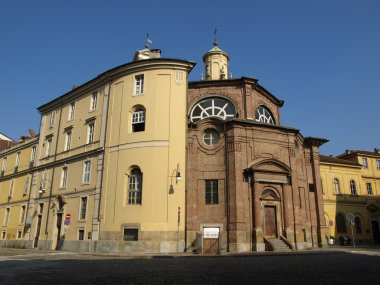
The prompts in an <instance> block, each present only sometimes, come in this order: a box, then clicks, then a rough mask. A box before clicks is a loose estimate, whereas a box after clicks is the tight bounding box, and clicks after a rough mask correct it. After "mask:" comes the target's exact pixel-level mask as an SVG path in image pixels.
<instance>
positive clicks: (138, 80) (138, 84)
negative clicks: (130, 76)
mask: <svg viewBox="0 0 380 285" xmlns="http://www.w3.org/2000/svg"><path fill="white" fill-rule="evenodd" d="M143 93H144V75H137V76H135V94H136V95H141V94H143Z"/></svg>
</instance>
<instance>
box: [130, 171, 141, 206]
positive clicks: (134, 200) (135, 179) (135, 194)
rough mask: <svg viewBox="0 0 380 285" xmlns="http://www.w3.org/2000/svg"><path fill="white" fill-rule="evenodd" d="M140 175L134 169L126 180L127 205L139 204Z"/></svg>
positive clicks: (139, 172)
mask: <svg viewBox="0 0 380 285" xmlns="http://www.w3.org/2000/svg"><path fill="white" fill-rule="evenodd" d="M141 192H142V173H141V171H140V169H138V168H134V169H132V171H131V174H130V175H129V179H128V204H141Z"/></svg>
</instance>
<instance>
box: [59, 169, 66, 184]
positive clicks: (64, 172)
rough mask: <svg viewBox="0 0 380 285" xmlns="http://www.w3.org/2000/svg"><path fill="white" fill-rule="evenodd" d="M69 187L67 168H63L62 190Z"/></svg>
mask: <svg viewBox="0 0 380 285" xmlns="http://www.w3.org/2000/svg"><path fill="white" fill-rule="evenodd" d="M66 186H67V167H63V168H62V173H61V184H60V187H61V188H66Z"/></svg>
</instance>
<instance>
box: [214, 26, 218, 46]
mask: <svg viewBox="0 0 380 285" xmlns="http://www.w3.org/2000/svg"><path fill="white" fill-rule="evenodd" d="M217 31H218V29H217V28H215V30H214V36H215V39H214V46H217V45H218V39H217V38H216V32H217Z"/></svg>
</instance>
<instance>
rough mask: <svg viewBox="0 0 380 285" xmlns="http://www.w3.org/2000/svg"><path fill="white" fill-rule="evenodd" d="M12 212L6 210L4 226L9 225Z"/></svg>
mask: <svg viewBox="0 0 380 285" xmlns="http://www.w3.org/2000/svg"><path fill="white" fill-rule="evenodd" d="M10 212H11V209H10V208H6V209H5V216H4V221H3V225H4V226H7V225H8V221H9V215H10Z"/></svg>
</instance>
